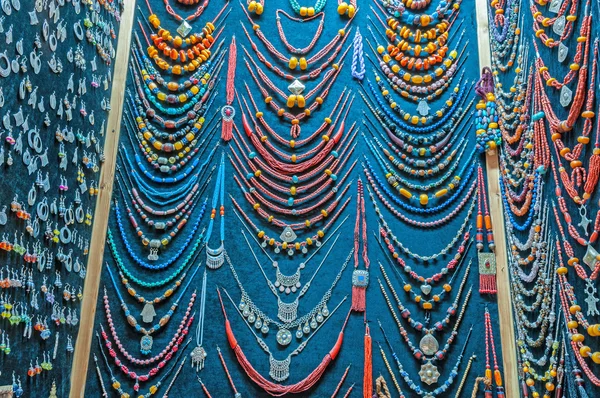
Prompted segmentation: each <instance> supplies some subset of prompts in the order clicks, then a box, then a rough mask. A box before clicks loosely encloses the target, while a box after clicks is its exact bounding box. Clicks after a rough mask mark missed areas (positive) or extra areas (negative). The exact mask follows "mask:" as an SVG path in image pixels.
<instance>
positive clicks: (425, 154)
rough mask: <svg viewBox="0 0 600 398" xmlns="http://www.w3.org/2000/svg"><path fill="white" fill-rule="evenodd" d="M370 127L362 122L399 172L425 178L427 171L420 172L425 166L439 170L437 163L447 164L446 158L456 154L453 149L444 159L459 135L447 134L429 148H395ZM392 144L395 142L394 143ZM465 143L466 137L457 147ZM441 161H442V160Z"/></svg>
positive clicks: (403, 144) (408, 146)
mask: <svg viewBox="0 0 600 398" xmlns="http://www.w3.org/2000/svg"><path fill="white" fill-rule="evenodd" d="M367 120H369V119H367ZM369 123H370V124H371V125H373V122H372V121H371V120H369ZM371 125H369V124H366V122H364V121H363V126H364V127H366V130H367V131H368V132H369V133H371V135H372V136H373V139H374V140H375V144H377V146H378V147H379V148H380V149H381V150H382V151H383V153H384V155H385V156H386V157H387V158H388V159H389V160H390V161H391V162H392V163H393V164H394V165H395V166H396V168H397V169H399V170H400V171H407V172H411V170H414V174H415V175H418V176H425V175H426V172H427V170H422V168H425V167H427V166H431V167H438V168H439V166H438V165H436V163H437V162H440V161H441V162H447V159H448V158H453V157H454V156H455V155H456V153H457V152H458V150H457V149H454V150H453V151H452V152H451V153H450V155H449V156H448V158H444V155H446V153H448V151H450V149H451V148H452V147H453V145H454V144H455V143H456V140H458V138H459V134H454V135H451V134H448V135H447V136H446V137H444V139H443V140H442V141H440V142H438V143H436V144H435V145H431V146H429V147H421V148H419V147H415V146H412V145H408V144H405V143H404V142H402V146H398V147H397V146H396V145H395V144H394V143H393V142H391V141H388V140H387V139H386V138H385V136H384V135H383V134H382V133H381V132H379V133H376V132H375V131H373V130H374V129H373V128H371ZM377 135H379V136H380V137H381V139H382V140H383V141H384V142H385V144H386V145H385V146H384V145H383V144H382V143H381V142H380V141H379V138H378V137H377ZM394 142H396V141H394ZM465 142H466V137H462V138H460V140H459V141H458V145H457V146H464V145H466V144H465ZM386 146H387V147H388V148H390V149H389V150H388V149H387V148H386ZM392 152H393V153H392ZM394 153H395V154H396V155H398V156H397V157H396V156H394ZM410 155H413V156H416V157H415V158H413V157H410ZM442 159H444V160H442ZM411 166H412V167H414V169H413V168H411Z"/></svg>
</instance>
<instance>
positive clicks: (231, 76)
mask: <svg viewBox="0 0 600 398" xmlns="http://www.w3.org/2000/svg"><path fill="white" fill-rule="evenodd" d="M236 61H237V46H236V44H235V36H233V37H232V38H231V44H230V45H229V60H228V63H227V85H226V88H225V89H226V101H227V105H225V106H224V107H223V108H222V109H221V116H222V120H223V121H222V125H221V138H222V139H223V141H230V140H231V139H232V138H233V117H234V116H235V108H234V107H233V106H231V104H232V103H233V99H234V96H235V65H236Z"/></svg>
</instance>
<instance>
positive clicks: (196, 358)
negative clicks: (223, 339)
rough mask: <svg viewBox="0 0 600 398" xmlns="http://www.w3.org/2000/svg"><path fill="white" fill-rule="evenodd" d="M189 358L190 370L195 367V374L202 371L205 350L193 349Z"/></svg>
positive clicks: (200, 347)
mask: <svg viewBox="0 0 600 398" xmlns="http://www.w3.org/2000/svg"><path fill="white" fill-rule="evenodd" d="M190 357H191V358H192V368H193V367H196V372H198V371H199V370H202V369H204V360H205V359H206V357H207V355H206V350H204V347H202V346H198V347H196V348H194V350H193V351H192V353H191V354H190Z"/></svg>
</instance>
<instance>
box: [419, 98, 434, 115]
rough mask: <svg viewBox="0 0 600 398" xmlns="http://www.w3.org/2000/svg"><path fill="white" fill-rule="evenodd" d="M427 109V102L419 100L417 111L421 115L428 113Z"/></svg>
mask: <svg viewBox="0 0 600 398" xmlns="http://www.w3.org/2000/svg"><path fill="white" fill-rule="evenodd" d="M429 109H431V108H430V107H429V104H428V103H427V101H425V100H421V101H419V106H417V112H419V114H420V115H421V116H427V115H429Z"/></svg>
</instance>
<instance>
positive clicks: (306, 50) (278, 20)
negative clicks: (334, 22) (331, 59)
mask: <svg viewBox="0 0 600 398" xmlns="http://www.w3.org/2000/svg"><path fill="white" fill-rule="evenodd" d="M281 15H283V16H284V17H286V18H287V19H288V20H290V21H292V22H297V23H300V24H302V25H304V22H310V21H312V20H316V19H318V18H320V19H319V25H318V26H317V30H316V31H315V34H314V35H313V37H312V39H311V41H310V43H308V45H306V46H305V47H302V48H297V47H295V46H293V45H291V44H290V42H289V41H288V39H287V37H286V35H285V32H284V31H283V25H282V24H281ZM275 21H276V23H277V32H278V33H279V38H280V39H281V42H282V43H283V44H284V45H285V47H286V48H287V49H288V51H289V52H290V53H292V54H296V55H305V54H308V53H309V52H310V51H311V50H312V49H313V48H314V46H315V44H317V40H318V39H319V38H320V37H321V33H323V26H324V25H325V13H324V12H319V13H317V14H315V15H313V16H311V17H308V18H305V19H301V18H295V17H292V16H291V15H290V14H288V13H287V12H285V11H283V10H276V11H275ZM242 26H243V25H242Z"/></svg>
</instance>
